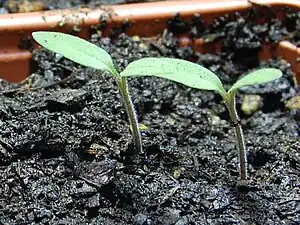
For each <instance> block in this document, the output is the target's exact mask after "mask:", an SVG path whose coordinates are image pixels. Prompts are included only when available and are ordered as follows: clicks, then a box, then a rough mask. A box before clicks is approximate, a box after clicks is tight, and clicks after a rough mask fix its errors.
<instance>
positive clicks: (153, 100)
mask: <svg viewBox="0 0 300 225" xmlns="http://www.w3.org/2000/svg"><path fill="white" fill-rule="evenodd" d="M176 21H177V22H176ZM216 23H217V22H216ZM224 23H225V22H224ZM178 24H180V23H178V20H176V19H175V20H173V21H172V22H170V30H169V31H166V32H164V33H163V34H162V35H161V36H160V37H158V38H156V39H142V38H139V37H128V36H126V35H125V34H123V33H121V34H119V35H117V36H115V37H114V38H100V37H99V35H98V34H97V33H95V34H94V35H92V37H91V41H92V42H93V43H96V44H98V45H100V46H101V47H103V48H104V49H106V50H107V51H108V52H110V53H111V55H112V57H113V60H114V62H115V63H116V65H117V67H118V69H122V68H124V67H125V66H126V65H127V64H128V63H129V62H131V61H133V60H135V59H138V58H141V57H146V56H158V57H159V56H166V57H176V58H183V59H190V60H193V61H195V62H197V63H199V64H201V65H204V66H206V67H208V68H209V69H211V70H212V71H214V72H216V73H217V74H218V75H219V76H220V79H221V80H222V81H223V82H224V84H225V85H226V86H227V87H228V85H230V84H232V83H233V82H234V81H236V80H237V79H238V78H239V77H240V76H241V75H242V74H244V73H246V72H248V71H251V70H253V69H255V68H259V67H266V66H271V67H275V68H280V69H281V70H282V72H283V77H282V78H281V79H280V80H277V81H273V82H271V83H269V84H266V85H259V86H254V87H247V88H243V89H241V91H240V92H239V93H238V95H237V108H238V111H239V114H240V115H241V123H242V126H243V128H244V133H245V140H246V147H247V151H248V163H249V177H250V178H251V180H252V182H251V184H250V185H249V187H247V188H239V187H238V186H237V185H236V181H237V179H238V170H237V164H238V161H237V152H236V149H235V140H234V131H233V129H232V127H231V126H230V121H229V118H228V113H227V111H226V109H225V107H224V105H223V104H222V101H221V98H220V96H219V95H218V94H216V93H213V92H210V91H199V90H194V89H190V88H187V87H185V86H183V85H180V84H176V83H174V82H170V81H167V80H163V79H159V78H150V77H146V78H130V79H129V85H130V92H131V95H132V99H133V102H134V105H135V106H136V110H137V113H138V117H139V122H140V123H141V124H143V125H144V126H143V127H144V128H143V131H142V139H143V146H144V153H143V154H138V155H136V156H135V157H133V156H132V152H133V147H132V141H131V135H130V130H129V127H128V120H127V116H126V113H125V111H124V105H123V103H122V100H121V98H120V95H119V92H118V90H117V88H116V85H115V82H114V80H113V78H112V77H111V76H110V75H109V74H106V73H104V72H101V71H95V70H92V69H87V68H84V67H81V66H78V65H77V64H74V63H72V62H70V61H69V60H66V59H65V58H63V57H61V56H59V55H57V54H54V53H51V52H49V51H46V50H44V49H41V50H39V51H38V52H35V54H34V59H35V62H36V63H35V64H36V71H35V72H34V73H33V74H32V75H31V76H30V77H29V78H28V79H27V80H25V81H24V82H22V83H21V84H11V83H8V82H6V81H1V86H0V89H1V96H0V101H1V104H0V105H1V109H0V118H1V129H0V155H1V157H0V183H1V186H0V196H1V197H0V223H1V224H139V225H145V224H164V225H171V224H176V225H184V224H199V225H200V224H201V225H202V224H261V225H263V224H299V223H300V216H299V215H300V213H299V212H300V194H299V193H300V191H299V189H300V164H299V163H300V156H299V149H300V144H299V121H300V120H299V111H297V110H296V109H288V108H287V107H286V104H285V102H286V101H289V100H290V99H291V98H292V97H293V96H295V95H297V94H299V91H298V90H297V89H296V88H295V85H294V83H293V78H292V73H291V69H290V66H289V64H287V63H286V62H284V61H283V60H280V59H273V60H270V61H266V62H260V61H259V60H258V58H257V53H258V51H259V45H260V43H261V40H262V37H261V36H259V32H258V33H255V29H253V27H252V26H251V25H249V24H248V22H247V20H245V21H244V25H243V26H242V27H244V29H237V24H236V23H230V22H226V23H225V24H227V25H226V26H227V27H230V28H232V29H226V30H224V32H226V33H225V37H226V39H225V41H224V43H225V45H224V48H223V51H222V52H221V53H218V54H200V53H196V52H193V51H192V50H191V48H189V47H185V48H180V47H179V45H178V39H177V38H176V37H175V35H174V34H173V32H172V31H174V32H175V30H176V29H177V28H176V27H177V26H178ZM248 25H249V26H250V27H252V28H251V29H246V28H247V27H249V26H248ZM175 28H176V29H175ZM174 29H175V30H174ZM187 29H188V30H189V31H193V32H194V30H195V29H193V27H192V26H190V27H188V28H187ZM216 30H217V29H215V31H216ZM213 31H214V30H213V28H211V32H212V33H214V34H216V33H217V34H218V33H220V32H213ZM279 32H280V31H279ZM194 33H195V32H194ZM196 35H197V33H196ZM222 35H223V34H222ZM241 43H242V45H241ZM254 43H255V44H254ZM251 96H252V97H253V96H256V97H257V98H250V99H254V101H255V103H256V104H254V105H256V107H251V110H250V112H251V113H250V114H249V110H248V111H247V110H245V107H243V106H245V104H246V106H247V101H246V99H248V97H251ZM245 102H246V103H245ZM249 105H252V104H248V106H249ZM246 108H247V107H246ZM248 108H249V107H248Z"/></svg>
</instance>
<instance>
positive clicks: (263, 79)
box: [228, 68, 282, 92]
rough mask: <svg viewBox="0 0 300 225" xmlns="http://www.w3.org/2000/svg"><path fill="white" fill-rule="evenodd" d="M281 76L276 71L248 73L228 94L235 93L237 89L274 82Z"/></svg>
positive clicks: (260, 70) (261, 70)
mask: <svg viewBox="0 0 300 225" xmlns="http://www.w3.org/2000/svg"><path fill="white" fill-rule="evenodd" d="M281 76H282V72H281V71H280V70H278V69H273V68H263V69H259V70H256V71H254V72H251V73H249V74H248V75H246V76H244V77H243V78H241V79H239V80H238V81H237V82H236V83H235V84H234V85H233V86H232V87H231V88H230V89H229V91H228V92H235V91H237V90H238V89H239V88H241V87H244V86H249V85H255V84H263V83H267V82H269V81H272V80H276V79H278V78H280V77H281Z"/></svg>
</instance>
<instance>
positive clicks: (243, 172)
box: [226, 94, 247, 181]
mask: <svg viewBox="0 0 300 225" xmlns="http://www.w3.org/2000/svg"><path fill="white" fill-rule="evenodd" d="M226 105H227V108H228V110H229V115H230V118H231V120H232V124H233V126H234V128H235V135H236V142H237V148H238V155H239V164H240V165H239V169H240V179H241V180H242V181H243V180H247V156H246V147H245V142H244V135H243V130H242V126H241V124H240V121H239V118H238V115H237V112H236V106H235V96H234V94H232V95H230V96H229V98H228V99H227V101H226Z"/></svg>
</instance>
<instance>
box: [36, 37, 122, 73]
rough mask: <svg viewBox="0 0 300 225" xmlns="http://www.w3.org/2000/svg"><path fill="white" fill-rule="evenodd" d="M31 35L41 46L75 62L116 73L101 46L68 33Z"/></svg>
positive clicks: (108, 56)
mask: <svg viewBox="0 0 300 225" xmlns="http://www.w3.org/2000/svg"><path fill="white" fill-rule="evenodd" d="M32 36H33V38H34V39H35V40H36V41H37V42H38V43H39V44H40V45H41V46H43V47H45V48H47V49H49V50H51V51H53V52H56V53H59V54H61V55H63V56H64V57H66V58H68V59H70V60H72V61H74V62H76V63H79V64H81V65H84V66H87V67H91V68H94V69H99V70H105V71H109V72H111V73H112V74H113V75H115V76H116V75H117V74H118V73H117V71H116V69H115V67H114V64H113V62H112V59H111V57H110V55H109V54H108V53H107V52H106V51H105V50H103V49H102V48H100V47H98V46H96V45H94V44H92V43H90V42H88V41H86V40H84V39H81V38H78V37H75V36H72V35H69V34H64V33H59V32H48V31H38V32H33V33H32Z"/></svg>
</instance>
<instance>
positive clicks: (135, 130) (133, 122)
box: [117, 77, 143, 153]
mask: <svg viewBox="0 0 300 225" xmlns="http://www.w3.org/2000/svg"><path fill="white" fill-rule="evenodd" d="M117 82H118V85H119V88H120V91H121V93H122V96H123V99H124V102H125V107H126V111H127V115H128V118H129V122H130V127H131V132H132V136H133V141H134V145H135V148H136V150H137V151H138V152H140V153H143V149H142V141H141V140H142V139H141V133H140V129H139V123H138V119H137V116H136V113H135V110H134V106H133V103H132V101H131V98H130V95H129V91H128V84H127V79H126V78H125V77H122V78H121V80H119V81H117Z"/></svg>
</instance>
